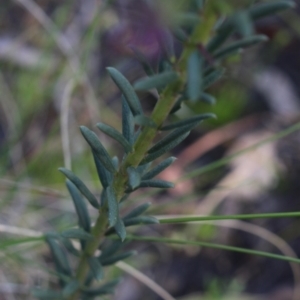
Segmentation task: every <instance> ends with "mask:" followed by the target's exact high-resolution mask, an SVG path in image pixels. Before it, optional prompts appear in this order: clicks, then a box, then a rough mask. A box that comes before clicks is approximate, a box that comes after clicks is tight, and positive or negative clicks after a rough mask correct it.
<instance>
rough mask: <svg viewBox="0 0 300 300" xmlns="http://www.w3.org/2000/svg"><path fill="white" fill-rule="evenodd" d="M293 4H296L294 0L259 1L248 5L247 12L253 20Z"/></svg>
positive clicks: (290, 6)
mask: <svg viewBox="0 0 300 300" xmlns="http://www.w3.org/2000/svg"><path fill="white" fill-rule="evenodd" d="M295 6H296V4H295V2H294V1H289V0H283V1H270V2H267V3H259V4H256V5H254V6H252V7H250V8H249V9H248V13H249V15H250V17H251V18H252V19H253V20H258V19H260V18H263V17H266V16H269V15H273V14H275V13H277V12H280V11H283V10H286V9H289V8H293V7H295Z"/></svg>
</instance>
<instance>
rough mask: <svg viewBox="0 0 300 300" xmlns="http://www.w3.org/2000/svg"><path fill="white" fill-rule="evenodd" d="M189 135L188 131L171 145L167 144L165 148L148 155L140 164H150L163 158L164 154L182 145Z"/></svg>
mask: <svg viewBox="0 0 300 300" xmlns="http://www.w3.org/2000/svg"><path fill="white" fill-rule="evenodd" d="M189 134H190V131H188V132H186V133H184V134H181V135H180V136H178V137H177V138H175V139H174V140H172V141H171V142H170V143H169V144H167V145H166V146H164V147H163V148H161V149H159V150H157V151H156V152H153V153H151V154H148V155H147V156H146V157H144V158H143V159H142V161H141V162H140V165H143V164H146V163H149V162H151V161H153V160H155V159H156V158H158V157H160V156H162V155H163V154H165V153H167V152H168V151H169V150H171V149H173V148H174V147H176V146H177V145H178V144H180V143H181V142H182V141H183V140H184V139H185V138H186V137H187V136H188V135H189Z"/></svg>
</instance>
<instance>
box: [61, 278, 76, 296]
mask: <svg viewBox="0 0 300 300" xmlns="http://www.w3.org/2000/svg"><path fill="white" fill-rule="evenodd" d="M78 289H79V283H78V281H77V280H76V279H73V280H71V281H70V282H69V283H68V284H67V285H66V286H65V287H64V289H63V292H62V294H63V297H69V296H71V295H72V294H73V293H74V292H76V291H77V290H78Z"/></svg>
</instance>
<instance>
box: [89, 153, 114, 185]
mask: <svg viewBox="0 0 300 300" xmlns="http://www.w3.org/2000/svg"><path fill="white" fill-rule="evenodd" d="M93 157H94V161H95V165H96V169H97V173H98V177H99V179H100V181H101V184H102V187H103V188H104V189H105V188H107V187H108V186H109V185H110V184H111V183H112V180H113V176H112V174H111V173H110V172H109V171H107V169H106V168H105V167H104V166H103V164H102V162H101V161H100V160H99V158H98V157H97V156H96V154H95V153H94V151H93Z"/></svg>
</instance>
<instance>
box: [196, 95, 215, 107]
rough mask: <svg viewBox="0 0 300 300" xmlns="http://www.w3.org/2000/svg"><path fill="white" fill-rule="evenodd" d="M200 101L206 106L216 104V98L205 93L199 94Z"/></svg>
mask: <svg viewBox="0 0 300 300" xmlns="http://www.w3.org/2000/svg"><path fill="white" fill-rule="evenodd" d="M200 100H201V101H203V102H206V103H208V104H211V105H213V104H215V103H216V98H215V97H214V96H212V95H210V94H207V93H201V95H200Z"/></svg>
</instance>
